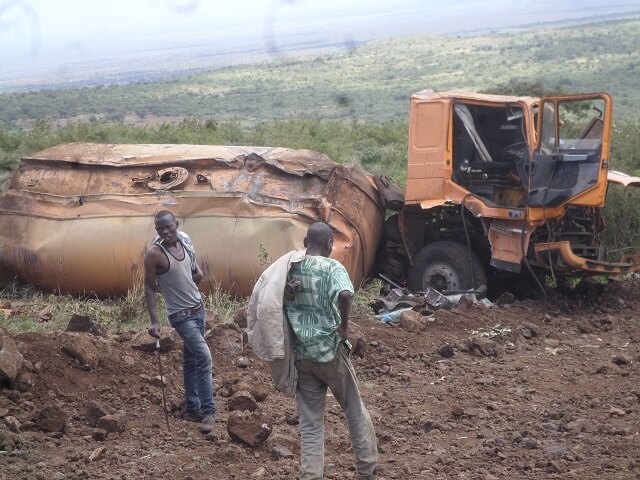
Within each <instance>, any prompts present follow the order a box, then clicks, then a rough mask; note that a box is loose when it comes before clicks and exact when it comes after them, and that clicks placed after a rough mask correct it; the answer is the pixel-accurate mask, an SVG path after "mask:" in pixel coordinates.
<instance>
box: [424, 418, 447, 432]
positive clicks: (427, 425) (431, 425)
mask: <svg viewBox="0 0 640 480" xmlns="http://www.w3.org/2000/svg"><path fill="white" fill-rule="evenodd" d="M422 428H423V430H424V431H425V432H426V433H429V432H430V431H432V430H439V431H441V432H444V431H445V430H446V429H445V428H444V427H443V426H442V424H441V423H439V422H436V421H434V420H427V421H425V422H424V423H423V424H422Z"/></svg>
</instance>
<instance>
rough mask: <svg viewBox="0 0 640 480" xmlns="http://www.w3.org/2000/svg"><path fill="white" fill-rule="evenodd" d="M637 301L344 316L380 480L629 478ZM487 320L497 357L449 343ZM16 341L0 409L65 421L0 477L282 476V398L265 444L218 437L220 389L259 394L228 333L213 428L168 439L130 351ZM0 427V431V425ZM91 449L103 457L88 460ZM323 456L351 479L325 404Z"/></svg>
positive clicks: (291, 410)
mask: <svg viewBox="0 0 640 480" xmlns="http://www.w3.org/2000/svg"><path fill="white" fill-rule="evenodd" d="M636 292H637V285H634V284H627V285H626V286H624V287H616V286H613V287H609V288H608V290H607V291H606V292H605V293H604V294H602V295H599V296H594V295H592V294H589V295H586V296H579V295H575V296H574V297H559V296H557V297H555V298H554V299H552V300H551V302H550V305H549V306H548V307H546V308H545V306H544V304H543V303H541V302H536V301H524V302H516V303H515V304H513V305H509V306H504V307H495V308H491V309H486V308H482V307H477V306H473V305H467V306H461V307H459V308H458V309H456V310H454V311H453V312H444V313H439V314H438V315H437V318H438V319H437V320H436V321H435V322H434V323H431V324H430V325H429V327H428V329H427V330H426V331H424V332H419V333H412V332H407V331H404V330H402V329H400V328H399V327H392V326H388V325H384V324H380V323H378V322H377V321H376V320H374V319H354V323H355V324H356V326H355V327H354V330H359V331H360V332H361V333H362V334H364V335H365V336H366V353H365V355H364V357H363V358H354V364H355V365H356V370H357V372H358V374H359V378H360V383H361V390H362V394H363V397H364V400H365V403H366V405H367V407H368V408H369V410H370V412H371V414H372V417H373V419H374V423H375V426H376V429H377V432H378V441H379V446H380V452H381V454H380V463H379V470H380V477H379V478H381V479H410V478H411V479H413V478H417V479H421V478H425V479H426V478H438V479H496V478H498V479H518V478H526V479H553V478H563V479H564V478H576V479H603V478H608V479H632V478H633V479H635V478H640V435H639V433H638V428H639V418H640V415H639V412H640V384H639V382H638V380H639V378H640V377H639V375H638V373H639V369H638V362H639V361H640V358H639V354H640V343H639V342H640V328H639V327H638V309H639V307H640V300H638V299H637V294H636ZM496 324H500V325H501V326H502V327H508V329H510V331H508V330H505V329H504V328H503V329H502V330H499V331H500V334H499V335H498V336H496V337H494V338H493V340H494V341H495V342H496V343H497V347H498V352H497V353H498V356H497V357H493V356H488V357H487V356H484V355H482V354H480V353H478V354H477V355H473V354H470V353H465V352H462V351H460V350H459V349H458V348H457V345H459V344H460V342H462V341H463V340H465V339H466V338H468V337H469V336H471V335H472V333H471V332H472V331H478V330H481V329H487V328H489V327H493V326H495V325H496ZM481 331H486V330H481ZM530 333H533V334H534V335H535V334H537V336H530V335H529V334H530ZM526 337H530V338H526ZM15 338H16V341H18V342H22V345H20V348H21V349H22V351H23V353H24V355H25V357H26V358H27V359H28V360H30V361H31V362H32V363H33V364H36V365H37V364H38V362H41V366H40V370H39V371H37V372H36V374H35V385H34V386H33V387H32V388H31V389H30V390H28V391H27V392H18V391H15V390H7V389H5V390H3V391H1V392H0V410H1V409H2V408H6V409H8V410H9V414H10V415H13V416H15V417H16V418H18V420H20V421H27V420H28V419H29V414H30V413H31V412H33V411H39V410H40V409H41V408H42V407H43V406H44V405H47V404H51V403H55V404H57V405H59V406H60V407H62V409H63V410H64V411H65V412H66V413H67V414H68V416H69V421H68V424H67V429H66V432H65V433H64V434H51V433H44V432H41V431H39V430H37V429H32V430H28V431H23V432H20V433H19V434H18V435H19V443H18V444H17V445H16V446H15V447H14V448H13V450H12V451H10V452H0V479H50V478H60V479H61V478H65V479H144V478H149V479H159V478H163V479H180V480H186V479H194V480H195V479H205V478H216V479H227V478H229V479H231V478H233V479H251V478H265V479H271V478H273V479H292V478H296V474H297V471H298V464H299V462H298V453H299V446H298V436H297V431H296V425H295V421H296V418H297V417H296V408H295V403H294V400H293V399H290V398H286V397H284V396H282V395H280V394H278V393H276V392H272V393H271V394H270V395H269V397H268V398H267V399H266V400H265V401H264V402H262V403H261V404H260V409H261V411H262V413H263V414H264V415H265V417H266V419H267V420H268V421H269V422H270V423H271V426H272V428H273V433H272V435H271V437H270V438H269V439H268V440H267V442H266V443H265V444H263V445H262V446H260V447H258V448H249V447H245V446H242V445H240V444H237V443H234V442H232V441H231V440H230V438H229V436H228V434H227V432H226V417H227V415H228V412H227V408H226V406H227V400H228V399H227V397H225V396H223V395H224V394H227V386H228V385H229V384H231V383H233V382H234V381H236V380H237V379H239V378H243V379H245V380H247V381H248V382H261V383H267V384H268V383H269V377H268V375H267V373H266V369H265V367H264V366H263V365H262V364H261V363H260V362H259V361H258V360H257V359H255V357H253V356H252V355H250V354H248V357H249V360H250V365H249V367H248V368H245V369H243V368H240V367H238V366H236V361H237V355H238V351H237V348H236V347H235V346H234V345H233V344H232V342H229V341H228V338H227V337H225V340H224V341H222V338H223V337H221V336H220V335H218V336H215V337H214V338H213V339H212V340H211V344H212V347H213V351H214V357H215V374H216V384H217V386H218V396H217V403H218V409H219V419H218V423H217V425H216V430H215V432H214V435H211V436H208V437H205V436H204V435H202V434H200V433H199V432H198V431H197V426H196V425H195V424H193V423H187V422H185V421H183V420H181V419H180V418H179V416H178V413H177V412H176V413H174V414H173V415H172V416H171V417H170V424H171V431H169V432H168V431H167V429H166V426H165V424H164V418H163V415H162V410H161V406H160V399H161V396H160V389H159V388H158V387H154V386H151V385H149V384H148V382H146V381H145V380H144V379H143V378H141V375H151V376H155V375H157V363H156V359H155V356H154V355H153V354H149V353H142V352H138V351H134V350H132V349H131V348H130V345H129V344H128V343H127V338H128V336H127V335H122V336H120V337H116V336H113V337H110V338H109V339H108V340H107V341H106V342H104V343H100V345H101V347H100V363H99V365H98V366H97V367H95V368H94V369H92V370H83V369H82V368H78V366H77V364H76V363H74V362H73V361H72V360H71V359H70V358H69V357H68V356H67V355H65V354H64V353H63V352H62V351H61V339H60V338H57V336H56V334H49V335H34V334H22V335H17V336H16V337H15ZM443 342H449V343H451V344H453V345H456V349H455V354H454V355H453V357H451V358H443V357H442V356H440V355H439V354H438V353H437V351H436V349H437V346H438V345H441V344H442V343H443ZM127 357H128V358H127ZM132 360H133V361H132ZM163 360H164V364H165V368H166V370H167V372H168V376H169V379H170V381H171V385H170V386H169V388H168V392H167V393H168V397H169V403H170V404H172V405H174V407H176V406H177V404H178V403H179V401H180V398H181V391H180V384H181V374H180V368H181V352H180V349H179V348H177V349H176V350H174V351H172V352H170V353H168V354H165V355H163ZM624 362H626V364H624ZM621 363H622V364H621ZM93 399H98V400H101V401H102V402H105V403H108V404H110V405H111V406H112V407H113V408H115V409H116V410H121V411H124V412H126V413H127V416H128V418H129V422H128V425H127V427H126V430H125V431H124V432H123V433H120V434H118V433H110V434H109V436H108V437H107V439H106V440H104V441H97V440H94V439H93V438H92V432H93V429H92V428H91V427H90V426H88V425H87V422H86V418H85V405H86V404H87V402H88V401H89V400H93ZM6 429H7V427H6V426H5V425H4V422H2V420H0V430H6ZM275 445H283V446H285V447H287V448H289V449H290V450H292V451H293V453H294V454H295V456H294V458H293V459H280V460H276V459H273V458H272V449H273V447H274V446H275ZM98 447H106V450H105V453H104V454H103V456H102V457H101V458H99V459H98V460H96V461H94V462H89V461H88V457H89V455H90V454H91V453H92V452H93V451H94V450H95V449H96V448H98ZM325 456H326V477H327V478H333V479H343V478H345V479H347V478H355V471H354V468H353V456H352V451H351V449H350V443H349V439H348V435H347V430H346V427H345V424H344V419H343V416H342V413H341V411H340V409H339V407H337V405H336V403H335V401H333V399H332V398H329V399H328V408H327V414H326V453H325ZM56 474H57V477H56V476H55V475H56ZM62 475H64V477H63V476H62Z"/></svg>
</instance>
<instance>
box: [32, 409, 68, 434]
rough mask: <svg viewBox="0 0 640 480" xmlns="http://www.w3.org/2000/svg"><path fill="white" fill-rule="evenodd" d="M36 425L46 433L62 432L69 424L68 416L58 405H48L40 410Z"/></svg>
mask: <svg viewBox="0 0 640 480" xmlns="http://www.w3.org/2000/svg"><path fill="white" fill-rule="evenodd" d="M35 424H36V425H37V426H38V427H39V428H40V429H41V430H43V431H45V432H62V431H64V427H65V426H66V424H67V414H66V413H65V412H64V410H62V408H60V407H59V406H58V405H55V404H51V405H47V406H45V407H44V408H43V409H42V410H40V413H39V414H38V416H37V417H36V419H35Z"/></svg>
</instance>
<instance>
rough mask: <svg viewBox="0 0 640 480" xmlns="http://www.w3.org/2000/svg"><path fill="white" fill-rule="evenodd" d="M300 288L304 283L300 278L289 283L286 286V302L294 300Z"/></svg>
mask: <svg viewBox="0 0 640 480" xmlns="http://www.w3.org/2000/svg"><path fill="white" fill-rule="evenodd" d="M300 290H302V284H301V283H300V280H293V281H291V282H289V283H287V284H286V285H285V286H284V303H289V302H292V301H293V299H294V298H295V296H296V293H298V292H299V291H300Z"/></svg>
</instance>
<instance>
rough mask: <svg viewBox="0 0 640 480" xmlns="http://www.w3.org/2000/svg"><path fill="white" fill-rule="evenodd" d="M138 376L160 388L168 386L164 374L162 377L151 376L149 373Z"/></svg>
mask: <svg viewBox="0 0 640 480" xmlns="http://www.w3.org/2000/svg"><path fill="white" fill-rule="evenodd" d="M140 378H141V379H142V380H144V381H145V382H146V383H147V384H148V385H151V386H152V387H158V388H162V387H168V386H169V381H168V379H167V376H166V375H165V376H164V377H161V376H160V375H156V376H155V377H152V376H151V375H140Z"/></svg>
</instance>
